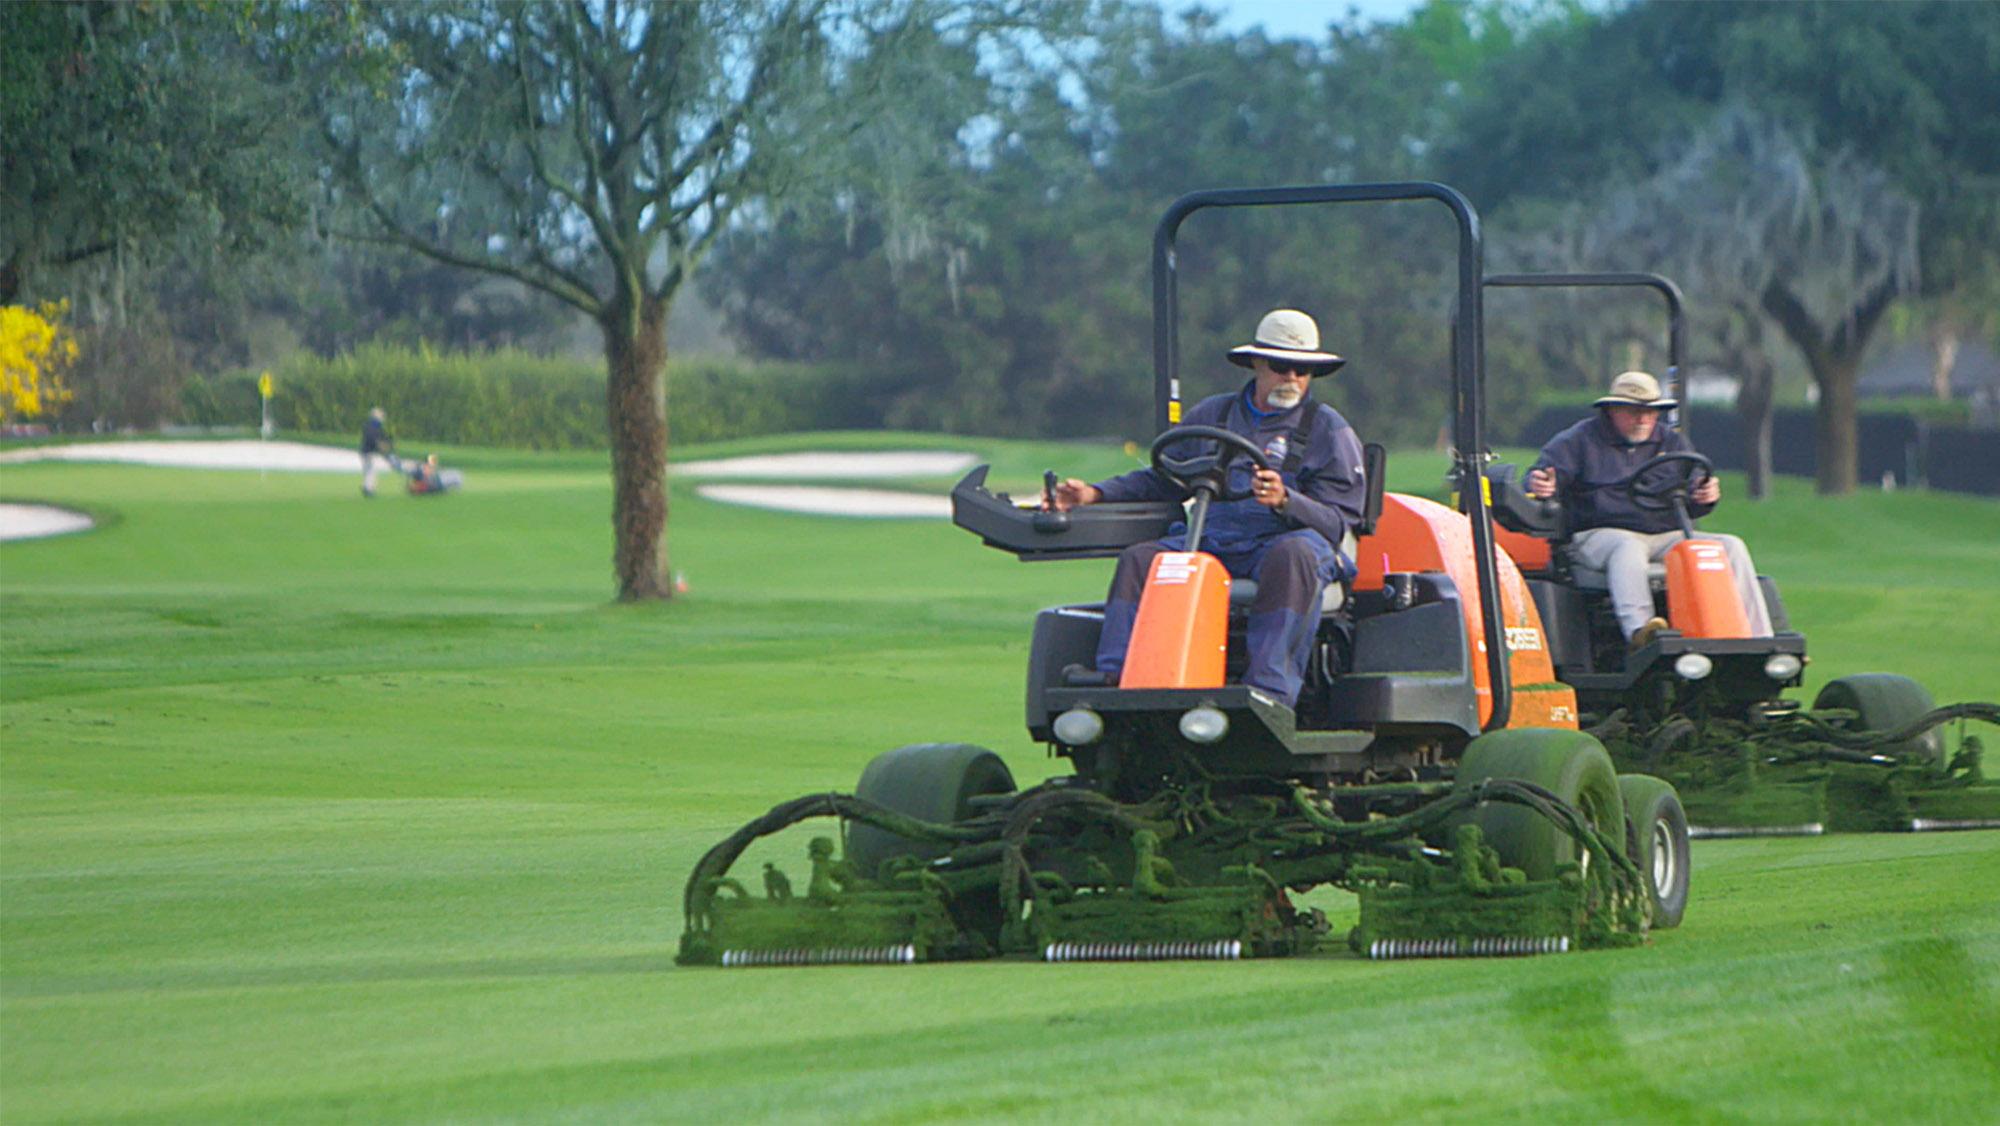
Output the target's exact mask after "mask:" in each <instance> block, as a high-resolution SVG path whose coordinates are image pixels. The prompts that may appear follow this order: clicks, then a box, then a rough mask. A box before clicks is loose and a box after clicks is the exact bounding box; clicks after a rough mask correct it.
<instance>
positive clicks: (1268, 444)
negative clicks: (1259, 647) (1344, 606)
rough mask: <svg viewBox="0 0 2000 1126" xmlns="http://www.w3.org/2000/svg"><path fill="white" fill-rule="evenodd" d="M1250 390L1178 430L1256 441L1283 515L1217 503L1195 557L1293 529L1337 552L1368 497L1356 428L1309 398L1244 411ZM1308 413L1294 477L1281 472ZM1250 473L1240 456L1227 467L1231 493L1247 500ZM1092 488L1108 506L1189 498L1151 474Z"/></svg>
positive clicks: (1217, 401)
mask: <svg viewBox="0 0 2000 1126" xmlns="http://www.w3.org/2000/svg"><path fill="white" fill-rule="evenodd" d="M1255 386H1256V383H1255V381H1254V380H1253V381H1252V382H1251V383H1249V384H1246V385H1245V386H1244V388H1243V389H1242V390H1241V391H1237V392H1235V393H1233V394H1227V395H1212V396H1210V397H1208V398H1206V399H1203V400H1202V401H1201V402H1199V403H1196V404H1195V405H1194V408H1193V409H1192V410H1190V411H1188V412H1187V416H1186V418H1184V419H1183V420H1182V424H1183V425H1186V426H1219V427H1222V428H1223V429H1226V430H1229V431H1231V432H1233V433H1237V434H1241V435H1243V436H1244V437H1245V438H1248V439H1250V440H1251V441H1252V442H1255V443H1256V444H1257V448H1258V449H1260V450H1263V451H1264V456H1265V459H1266V460H1268V461H1269V462H1270V463H1271V467H1272V468H1273V469H1279V470H1280V475H1281V476H1282V477H1283V478H1284V481H1285V489H1286V492H1287V494H1288V496H1287V498H1286V501H1285V510H1284V511H1283V512H1282V513H1280V512H1273V511H1272V510H1271V509H1269V508H1266V507H1264V506H1263V505H1261V504H1258V503H1257V502H1256V500H1254V499H1249V498H1246V499H1244V500H1238V501H1217V502H1215V503H1213V504H1211V505H1210V506H1209V509H1208V523H1207V524H1206V525H1205V526H1204V528H1203V531H1202V542H1201V544H1200V547H1201V550H1203V551H1208V552H1212V553H1214V554H1217V555H1222V554H1232V553H1237V552H1244V551H1249V550H1251V549H1252V548H1255V547H1256V546H1258V545H1259V544H1261V543H1264V542H1266V541H1268V540H1271V539H1275V538H1276V537H1278V536H1280V535H1283V534H1284V533H1286V532H1289V531H1292V530H1294V529H1297V528H1311V529H1312V530H1313V531H1315V532H1318V533H1319V534H1320V535H1322V536H1325V537H1326V542H1327V543H1328V545H1330V546H1331V547H1333V548H1334V550H1335V551H1338V550H1339V549H1340V541H1341V537H1342V536H1344V535H1345V534H1346V533H1347V530H1348V529H1349V528H1352V527H1353V526H1354V525H1356V524H1358V523H1359V522H1360V521H1361V506H1362V503H1363V501H1364V500H1365V499H1366V497H1367V493H1368V489H1367V483H1366V482H1365V481H1363V480H1362V469H1361V439H1359V438H1357V437H1355V436H1354V428H1353V427H1351V426H1349V425H1348V424H1347V420H1346V419H1344V418H1342V417H1340V412H1339V411H1337V410H1334V409H1333V408H1332V407H1329V406H1327V405H1326V404H1324V403H1317V402H1314V401H1313V400H1312V399H1311V398H1307V399H1306V400H1305V401H1304V402H1302V403H1300V404H1299V405H1298V406H1296V407H1293V408H1292V409H1290V410H1285V411H1273V412H1270V413H1268V414H1267V413H1264V412H1262V411H1259V410H1257V409H1256V408H1254V407H1252V406H1251V405H1250V402H1251V400H1250V396H1251V395H1252V393H1253V389H1254V388H1255ZM1308 409H1310V410H1315V411H1318V412H1319V417H1318V419H1317V420H1315V421H1314V423H1313V432H1312V435H1311V436H1310V439H1309V440H1308V442H1307V447H1308V448H1307V449H1306V451H1305V453H1304V454H1302V455H1301V456H1300V459H1299V468H1298V471H1297V472H1295V473H1284V472H1282V466H1283V464H1284V462H1285V454H1286V452H1287V449H1288V447H1289V445H1290V442H1291V439H1292V433H1293V431H1294V430H1296V429H1297V428H1298V424H1299V419H1300V417H1301V416H1302V415H1303V413H1304V412H1305V411H1306V410H1308ZM1280 439H1283V441H1282V442H1280ZM1194 446H1195V444H1194V443H1188V448H1187V449H1186V450H1181V451H1174V450H1169V451H1168V452H1169V453H1176V452H1178V453H1188V452H1191V451H1192V450H1193V448H1194ZM1252 471H1253V470H1252V466H1251V464H1250V459H1249V458H1245V457H1239V458H1237V459H1236V460H1235V461H1234V462H1232V463H1230V466H1229V490H1230V491H1231V492H1242V493H1248V492H1249V491H1250V475H1251V473H1252ZM1097 487H1098V488H1099V489H1101V490H1103V492H1104V498H1103V499H1105V500H1107V501H1139V500H1186V499H1187V496H1188V493H1187V490H1185V489H1182V488H1181V487H1180V486H1178V485H1175V484H1174V483H1173V482H1171V481H1168V480H1166V479H1165V478H1163V477H1161V476H1160V475H1159V474H1157V473H1155V472H1154V471H1153V470H1152V469H1150V468H1147V469H1135V470H1133V471H1132V472H1130V473H1126V474H1123V475H1121V476H1118V477H1113V478H1111V479H1110V480H1108V481H1099V482H1098V483H1097ZM1352 562H1353V561H1352V560H1348V561H1347V564H1349V565H1351V564H1352Z"/></svg>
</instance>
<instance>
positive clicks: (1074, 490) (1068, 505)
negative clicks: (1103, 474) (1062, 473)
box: [1055, 477, 1104, 512]
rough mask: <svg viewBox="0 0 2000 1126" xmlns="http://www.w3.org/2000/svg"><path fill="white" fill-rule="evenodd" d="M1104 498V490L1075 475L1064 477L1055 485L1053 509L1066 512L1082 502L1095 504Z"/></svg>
mask: <svg viewBox="0 0 2000 1126" xmlns="http://www.w3.org/2000/svg"><path fill="white" fill-rule="evenodd" d="M1103 499H1104V491H1103V490H1102V489H1099V488H1098V487H1097V486H1096V485H1092V484H1089V483H1088V482H1085V481H1083V480H1081V479H1079V478H1076V477H1066V478H1064V479H1063V480H1062V481H1061V482H1059V483H1058V484H1057V485H1056V491H1055V509H1056V511H1057V512H1068V511H1069V510H1070V509H1072V508H1075V507H1077V506H1078V505H1083V504H1096V503H1097V502H1098V501H1100V500H1103Z"/></svg>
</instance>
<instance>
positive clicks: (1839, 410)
mask: <svg viewBox="0 0 2000 1126" xmlns="http://www.w3.org/2000/svg"><path fill="white" fill-rule="evenodd" d="M1896 292H1897V291H1896V283H1895V281H1894V280H1893V279H1891V280H1889V281H1884V282H1883V283H1882V284H1881V285H1879V286H1877V287H1876V288H1875V290H1874V291H1873V292H1871V293H1868V294H1866V295H1864V296H1863V297H1862V298H1861V299H1860V300H1858V301H1856V302H1855V303H1854V304H1853V305H1852V306H1851V308H1850V311H1849V312H1848V313H1846V315H1844V316H1841V317H1839V318H1838V319H1836V320H1835V321H1834V323H1833V327H1832V329H1831V331H1829V330H1827V329H1825V328H1822V327H1821V326H1820V324H1819V323H1818V322H1817V321H1816V320H1815V319H1814V318H1813V315H1812V314H1811V313H1810V312H1809V311H1807V309H1806V306H1805V302H1803V301H1801V300H1800V299H1799V297H1798V296H1797V295H1796V294H1794V293H1792V292H1791V290H1789V289H1787V288H1786V287H1785V285H1784V284H1783V283H1781V282H1779V281H1776V280H1773V281H1772V282H1771V284H1769V285H1767V286H1765V287H1764V292H1763V294H1762V297H1761V301H1760V303H1761V304H1762V305H1763V307H1764V311H1765V312H1767V313H1769V314H1771V317H1772V319H1773V320H1775V321H1777V323H1778V327H1779V328H1780V329H1783V330H1784V333H1785V335H1786V336H1787V337H1788V338H1790V340H1791V342H1792V343H1793V344H1794V345H1797V347H1798V349H1799V352H1800V354H1801V355H1803V356H1804V357H1805V360H1806V366H1807V367H1809V368H1810V369H1811V370H1812V377H1813V382H1814V383H1817V384H1819V410H1818V411H1817V412H1815V413H1814V415H1813V455H1814V458H1815V459H1816V461H1817V465H1815V467H1814V469H1815V476H1816V477H1817V478H1818V481H1819V492H1820V494H1821V495H1822V496H1840V495H1844V494H1847V493H1851V492H1853V491H1854V479H1855V469H1856V464H1857V461H1858V458H1857V456H1856V452H1855V446H1856V444H1857V443H1856V435H1855V432H1854V419H1855V410H1854V404H1855V382H1856V380H1857V379H1858V377H1859V376H1860V368H1861V356H1862V353H1864V352H1866V351H1867V350H1868V337H1869V335H1870V334H1871V333H1873V332H1874V331H1875V326H1876V324H1877V323H1879V322H1880V321H1881V319H1882V314H1883V313H1885V312H1887V311H1888V309H1889V305H1890V303H1891V302H1893V301H1894V300H1895V299H1896Z"/></svg>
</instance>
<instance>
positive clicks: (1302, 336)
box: [1229, 309, 1347, 375]
mask: <svg viewBox="0 0 2000 1126" xmlns="http://www.w3.org/2000/svg"><path fill="white" fill-rule="evenodd" d="M1258 356H1262V357H1264V358H1265V359H1267V360H1290V361H1292V362H1293V363H1298V364H1316V365H1318V366H1319V368H1320V369H1321V370H1319V371H1316V372H1314V373H1313V374H1314V375H1325V374H1327V373H1328V372H1330V371H1332V370H1334V369H1335V368H1337V367H1339V366H1340V365H1342V364H1344V363H1346V362H1347V361H1346V359H1344V358H1342V357H1340V356H1336V355H1334V354H1333V353H1332V352H1322V351H1320V349H1319V325H1318V324H1316V323H1314V321H1313V319H1312V318H1311V317H1308V316H1306V315H1305V314H1304V313H1301V312H1299V311H1298V310H1297V309H1273V310H1271V311H1270V312H1268V313H1266V314H1264V319H1263V320H1261V321H1258V322H1257V338H1256V339H1255V340H1253V341H1252V342H1250V343H1248V344H1239V345H1237V346H1236V347H1234V348H1231V349H1230V350H1229V362H1230V363H1232V364H1235V365H1236V366H1238V367H1246V368H1247V367H1249V366H1250V361H1251V360H1253V359H1255V358H1257V357H1258Z"/></svg>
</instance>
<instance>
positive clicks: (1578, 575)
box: [1569, 562, 1667, 590]
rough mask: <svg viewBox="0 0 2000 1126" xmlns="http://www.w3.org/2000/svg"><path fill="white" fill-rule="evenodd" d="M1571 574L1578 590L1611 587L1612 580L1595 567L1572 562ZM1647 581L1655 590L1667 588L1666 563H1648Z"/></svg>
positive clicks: (1607, 588) (1606, 588)
mask: <svg viewBox="0 0 2000 1126" xmlns="http://www.w3.org/2000/svg"><path fill="white" fill-rule="evenodd" d="M1569 576H1570V578H1571V579H1572V580H1573V581H1574V582H1575V583H1576V588H1577V589H1578V590H1610V589H1611V580H1610V579H1609V578H1607V577H1605V574H1604V572H1603V571H1600V570H1598V569H1597V568H1595V567H1585V566H1583V565H1582V564H1580V563H1574V562H1572V563H1571V564H1570V567H1569ZM1646 583H1647V585H1648V586H1650V587H1652V588H1653V589H1654V590H1665V589H1666V587H1667V565H1666V564H1665V563H1648V564H1646Z"/></svg>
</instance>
